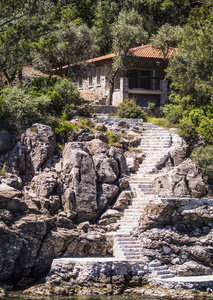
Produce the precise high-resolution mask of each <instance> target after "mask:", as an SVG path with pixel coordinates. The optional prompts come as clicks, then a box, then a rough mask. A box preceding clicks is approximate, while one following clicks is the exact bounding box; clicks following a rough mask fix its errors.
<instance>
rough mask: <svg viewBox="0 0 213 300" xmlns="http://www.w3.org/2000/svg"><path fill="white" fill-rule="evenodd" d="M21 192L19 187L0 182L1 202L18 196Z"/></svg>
mask: <svg viewBox="0 0 213 300" xmlns="http://www.w3.org/2000/svg"><path fill="white" fill-rule="evenodd" d="M20 195H21V192H20V191H19V190H17V189H14V188H12V187H11V186H9V185H7V184H6V183H1V184H0V202H5V201H8V200H10V199H12V198H14V197H16V196H20Z"/></svg>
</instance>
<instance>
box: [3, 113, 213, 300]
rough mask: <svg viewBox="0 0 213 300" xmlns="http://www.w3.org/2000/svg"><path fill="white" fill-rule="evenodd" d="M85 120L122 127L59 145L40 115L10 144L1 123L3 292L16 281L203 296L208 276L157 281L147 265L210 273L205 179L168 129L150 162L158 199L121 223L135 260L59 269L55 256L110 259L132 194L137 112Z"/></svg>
mask: <svg viewBox="0 0 213 300" xmlns="http://www.w3.org/2000/svg"><path fill="white" fill-rule="evenodd" d="M93 126H94V128H96V127H99V128H100V127H101V128H103V127H107V126H108V128H109V129H110V130H113V131H114V132H116V133H118V132H120V133H122V138H121V139H120V142H119V145H118V146H119V148H117V147H113V146H111V145H108V144H107V143H106V141H107V136H106V134H105V133H103V132H99V131H96V130H95V129H94V133H89V131H88V130H87V129H85V128H84V129H80V130H78V131H77V130H74V131H73V132H72V133H71V134H70V135H69V136H68V140H67V142H66V143H65V146H64V148H63V150H62V151H59V150H58V149H57V147H56V138H55V135H54V132H53V130H52V128H51V127H49V126H47V125H44V124H38V123H36V124H34V125H33V126H32V127H31V128H29V129H27V130H26V132H25V133H23V134H22V135H21V137H20V138H18V140H17V141H16V144H14V140H15V139H14V138H13V137H12V136H10V134H9V133H6V132H5V131H4V132H3V133H2V132H0V154H1V155H0V166H1V168H2V169H1V170H2V171H1V176H0V243H1V249H0V287H2V288H3V290H5V291H6V292H7V291H9V290H13V289H17V288H18V289H25V292H24V294H26V295H30V296H35V295H36V294H37V296H38V295H39V293H40V295H45V296H51V295H71V294H79V293H83V294H93V293H94V294H96V293H100V294H107V295H108V294H109V295H110V294H120V293H124V294H136V295H146V296H160V297H162V296H161V295H160V293H161V294H162V295H164V294H163V293H165V295H166V293H171V296H170V297H171V298H172V297H175V293H176V296H177V297H178V295H182V296H180V298H181V297H183V295H184V297H186V298H190V297H192V295H193V293H194V295H196V297H198V295H199V297H201V296H202V297H203V296H206V297H211V296H212V286H211V284H210V285H209V286H205V287H204V284H203V285H202V284H199V285H197V284H195V285H193V286H192V285H191V286H190V285H189V287H190V288H188V287H187V286H186V287H184V286H183V285H182V286H181V285H178V284H175V283H173V284H170V285H166V284H164V283H162V282H159V281H157V282H156V281H154V280H153V276H150V272H149V271H148V269H149V263H150V262H152V261H153V260H156V259H157V260H159V261H160V263H161V264H163V265H166V266H167V268H168V269H169V270H170V271H171V272H173V273H174V274H175V275H178V276H191V275H197V276H201V275H212V274H213V263H212V261H213V260H212V258H213V242H212V241H213V238H212V235H213V214H212V213H213V202H212V201H213V200H211V199H212V194H211V190H213V189H212V188H211V186H209V185H207V184H206V183H205V180H204V178H203V176H202V174H201V172H200V170H199V168H198V167H197V166H196V165H195V164H194V163H192V161H191V160H190V159H187V152H188V150H187V145H186V143H185V142H184V141H183V140H182V139H181V138H180V137H178V136H177V134H176V133H174V132H172V131H171V136H172V139H171V141H172V142H171V148H170V152H168V155H166V156H165V157H164V159H163V160H162V159H161V160H160V162H159V164H158V165H157V166H156V170H157V171H156V172H157V176H156V178H155V180H154V181H153V185H154V187H155V190H156V191H157V192H158V194H159V195H161V197H162V199H161V200H160V201H159V202H156V203H155V202H150V203H149V204H148V205H146V206H145V207H144V210H143V213H142V214H141V218H140V224H139V226H137V227H136V228H134V230H133V232H132V233H131V235H132V236H133V237H135V238H137V239H138V241H139V243H140V248H141V249H140V251H141V254H142V256H143V260H142V261H141V262H140V264H138V261H137V263H136V262H134V261H124V262H119V261H118V262H117V263H116V262H113V263H112V262H111V267H110V268H108V267H107V266H104V267H103V268H102V267H97V270H99V271H98V275H97V276H96V277H94V278H93V275H92V274H89V275H88V276H89V277H87V275H86V273H85V274H84V275H85V276H83V277H82V276H80V277H79V278H78V276H79V274H83V273H84V272H83V271H82V272H79V268H80V267H78V268H77V271H76V270H75V271H70V270H69V268H70V267H69V268H68V269H66V268H65V270H66V272H61V269H60V272H58V271H57V272H56V270H55V269H54V268H53V264H54V263H53V264H52V261H53V260H54V259H57V258H61V259H62V260H63V259H64V258H66V257H73V258H75V257H76V258H77V257H88V258H90V257H99V259H100V257H102V260H103V261H104V258H105V259H106V260H108V259H109V260H112V258H110V257H112V255H113V243H114V238H113V236H114V232H115V231H116V230H117V229H118V227H119V224H118V223H117V220H119V219H120V218H121V217H122V215H123V213H124V210H125V208H126V207H127V206H128V205H130V204H131V199H132V197H133V191H132V190H131V189H130V187H129V177H130V176H131V173H135V172H137V170H138V168H139V165H140V164H143V160H144V157H145V154H144V153H143V151H136V150H135V149H137V148H135V147H137V146H138V145H139V144H140V141H141V135H143V130H144V128H143V121H142V120H140V121H138V120H119V119H118V118H110V117H108V118H106V119H104V118H101V119H98V120H94V124H93ZM6 145H7V147H6ZM131 147H132V148H133V150H134V151H130V149H131ZM192 195H193V197H194V198H190V196H192ZM176 197H177V198H176ZM195 197H196V198H195ZM202 197H206V199H205V198H202ZM200 198H201V199H200ZM53 262H55V261H53ZM96 263H97V259H96ZM102 263H103V264H104V262H102ZM51 264H52V268H51ZM113 264H115V266H114V267H113V269H112V265H113ZM90 267H91V266H90ZM50 268H51V269H50ZM94 268H95V269H96V267H94ZM71 269H72V268H71ZM74 269H75V268H74ZM101 269H103V270H102V271H103V272H102V273H101V272H100V270H101ZM107 270H108V271H109V272H108V271H107ZM90 271H91V270H90ZM90 271H89V270H88V273H89V272H90ZM136 271H137V272H138V273H137V272H136ZM55 272H56V273H55ZM116 272H117V273H116ZM119 272H120V273H119ZM136 273H137V274H136ZM100 274H101V275H100ZM77 278H78V280H79V281H78V280H77ZM103 278H104V280H103ZM41 279H42V281H41ZM54 280H55V281H54ZM81 280H83V281H82V283H81ZM38 283H39V284H40V285H37V284H38ZM71 283H72V284H73V286H71ZM35 284H36V285H35ZM81 284H82V285H81ZM102 284H103V285H102ZM29 286H32V287H31V288H29V289H26V288H27V287H29ZM60 286H63V287H62V288H60ZM80 287H81V288H80ZM156 287H157V290H156ZM3 290H2V295H3V294H4V291H3ZM166 291H167V292H166ZM158 293H159V294H158ZM184 293H185V294H184ZM165 295H164V296H163V297H166V296H165ZM174 299H175V298H174ZM177 299H178V298H177ZM193 299H194V298H193Z"/></svg>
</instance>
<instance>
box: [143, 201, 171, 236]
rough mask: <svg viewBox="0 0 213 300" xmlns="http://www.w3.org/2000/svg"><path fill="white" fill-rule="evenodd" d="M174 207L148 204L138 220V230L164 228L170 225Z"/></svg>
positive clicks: (167, 204) (164, 204)
mask: <svg viewBox="0 0 213 300" xmlns="http://www.w3.org/2000/svg"><path fill="white" fill-rule="evenodd" d="M173 211H174V206H173V205H171V204H170V203H168V202H166V203H152V202H151V203H149V204H148V205H146V206H145V208H144V210H143V213H142V215H141V218H140V221H139V223H140V228H142V229H144V230H145V229H149V228H152V227H158V226H163V225H164V226H165V225H167V224H170V223H171V215H172V213H173Z"/></svg>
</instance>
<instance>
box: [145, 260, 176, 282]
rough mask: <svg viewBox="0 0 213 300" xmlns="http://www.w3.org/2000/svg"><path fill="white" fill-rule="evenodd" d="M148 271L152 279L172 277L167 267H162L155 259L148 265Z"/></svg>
mask: <svg viewBox="0 0 213 300" xmlns="http://www.w3.org/2000/svg"><path fill="white" fill-rule="evenodd" d="M149 271H150V272H151V274H152V277H159V278H161V279H164V278H171V277H174V274H172V273H171V272H170V271H169V270H168V268H167V266H162V265H161V263H160V262H159V261H158V260H157V259H156V260H153V261H151V262H150V263H149Z"/></svg>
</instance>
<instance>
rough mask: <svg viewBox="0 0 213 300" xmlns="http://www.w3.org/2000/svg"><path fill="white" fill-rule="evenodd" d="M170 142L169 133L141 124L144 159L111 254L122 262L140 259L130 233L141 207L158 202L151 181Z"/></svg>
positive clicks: (137, 242)
mask: <svg viewBox="0 0 213 300" xmlns="http://www.w3.org/2000/svg"><path fill="white" fill-rule="evenodd" d="M171 144H172V138H171V135H170V133H169V132H168V131H167V130H165V129H163V128H160V127H158V126H157V125H156V124H154V123H144V124H143V133H142V140H141V144H140V145H139V147H138V148H139V149H141V150H142V151H143V152H144V153H145V154H146V157H145V159H144V161H143V163H142V164H141V165H140V167H139V170H138V171H137V172H136V173H135V174H132V175H131V176H130V180H129V183H130V187H131V189H132V191H133V192H134V197H133V199H132V203H131V204H130V205H129V206H127V208H126V209H125V210H124V215H123V217H122V218H121V219H120V220H118V223H119V225H120V226H119V229H118V230H117V231H116V233H115V235H114V249H113V254H114V256H115V257H117V258H122V259H141V258H142V257H141V254H140V243H139V241H138V240H137V239H136V238H134V237H133V236H132V235H131V234H130V233H131V231H133V229H134V227H136V226H138V225H139V219H140V217H141V214H142V212H143V209H144V207H145V206H146V205H147V204H148V203H149V202H151V201H158V200H160V197H159V196H158V195H157V194H156V192H155V189H154V188H153V187H152V182H153V179H154V178H155V177H156V174H157V173H158V170H157V168H156V166H157V164H159V163H161V161H162V160H163V159H164V158H165V156H167V155H168V152H169V147H171Z"/></svg>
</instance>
